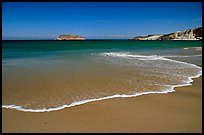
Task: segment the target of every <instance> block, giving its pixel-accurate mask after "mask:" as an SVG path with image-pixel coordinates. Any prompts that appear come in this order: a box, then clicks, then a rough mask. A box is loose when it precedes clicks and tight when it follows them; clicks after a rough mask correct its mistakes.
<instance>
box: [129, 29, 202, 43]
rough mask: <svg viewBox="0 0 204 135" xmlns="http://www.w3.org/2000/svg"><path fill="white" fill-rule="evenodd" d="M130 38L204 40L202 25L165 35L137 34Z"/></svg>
mask: <svg viewBox="0 0 204 135" xmlns="http://www.w3.org/2000/svg"><path fill="white" fill-rule="evenodd" d="M130 40H202V27H200V28H195V29H189V30H185V31H177V32H174V33H170V34H165V35H148V36H137V37H134V38H130Z"/></svg>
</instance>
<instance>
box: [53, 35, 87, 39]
mask: <svg viewBox="0 0 204 135" xmlns="http://www.w3.org/2000/svg"><path fill="white" fill-rule="evenodd" d="M56 40H85V38H83V37H80V36H78V35H72V34H66V35H60V36H59V37H57V38H56Z"/></svg>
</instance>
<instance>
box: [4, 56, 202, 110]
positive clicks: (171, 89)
mask: <svg viewBox="0 0 204 135" xmlns="http://www.w3.org/2000/svg"><path fill="white" fill-rule="evenodd" d="M100 55H102V56H111V57H122V58H137V59H138V60H168V61H172V62H176V63H182V64H186V65H189V66H193V67H195V68H198V69H199V72H198V74H196V75H194V76H189V77H188V79H187V80H185V82H184V83H183V84H177V85H165V86H166V89H162V90H160V91H148V92H137V93H135V94H131V95H128V94H115V95H111V96H106V97H101V98H96V99H87V100H81V101H75V102H72V103H71V104H68V105H62V106H58V107H53V108H42V109H31V108H24V107H23V106H20V105H14V104H13V105H2V108H7V109H15V110H18V111H24V112H51V111H57V110H62V109H64V108H69V107H74V106H78V105H82V104H85V103H89V102H95V101H100V100H106V99H111V98H127V97H137V96H141V95H147V94H167V93H170V92H174V91H175V88H176V87H182V86H190V85H192V84H191V83H192V82H193V80H192V78H198V77H200V76H201V75H202V67H199V66H197V65H195V64H191V63H187V62H182V61H177V60H172V59H168V58H165V57H166V56H157V55H151V56H144V55H133V54H129V53H122V52H117V53H115V52H109V53H101V54H100Z"/></svg>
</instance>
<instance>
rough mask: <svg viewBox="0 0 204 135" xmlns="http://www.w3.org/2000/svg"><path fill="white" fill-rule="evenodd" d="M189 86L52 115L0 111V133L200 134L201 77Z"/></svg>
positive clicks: (52, 113) (51, 113)
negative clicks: (0, 121) (0, 116)
mask: <svg viewBox="0 0 204 135" xmlns="http://www.w3.org/2000/svg"><path fill="white" fill-rule="evenodd" d="M193 80H194V82H193V85H192V86H185V87H179V88H176V92H173V93H168V94H150V95H143V96H139V97H132V98H115V99H108V100H102V101H96V102H91V103H87V104H83V105H79V106H75V107H71V108H66V109H63V110H59V111H54V112H45V113H31V112H21V111H16V110H13V109H2V132H3V133H6V132H66V133H68V132H137V133H138V132H146V133H148V132H186V133H187V132H202V76H201V77H199V78H196V79H193Z"/></svg>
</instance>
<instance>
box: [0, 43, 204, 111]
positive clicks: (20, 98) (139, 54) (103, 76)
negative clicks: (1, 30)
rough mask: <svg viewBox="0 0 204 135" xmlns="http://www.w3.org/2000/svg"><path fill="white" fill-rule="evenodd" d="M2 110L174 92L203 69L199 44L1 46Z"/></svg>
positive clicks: (49, 108)
mask: <svg viewBox="0 0 204 135" xmlns="http://www.w3.org/2000/svg"><path fill="white" fill-rule="evenodd" d="M2 49H3V56H2V57H3V58H2V79H3V80H2V84H3V86H2V88H3V91H2V94H3V95H2V102H3V105H2V107H3V108H11V109H12V108H13V109H17V110H21V111H30V112H45V111H54V110H59V109H63V108H65V107H72V106H75V105H79V104H83V103H86V102H92V101H96V100H103V99H108V98H114V97H131V96H138V95H143V94H151V93H167V92H173V91H174V90H173V88H174V87H176V86H185V85H189V83H190V82H192V79H191V78H193V77H198V76H200V75H201V74H202V68H201V67H200V66H197V65H195V64H194V63H193V64H191V63H188V61H185V60H182V59H184V58H185V59H186V58H188V59H189V58H190V59H195V58H196V60H202V42H201V41H128V40H127V41H126V40H110V41H3V46H2Z"/></svg>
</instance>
